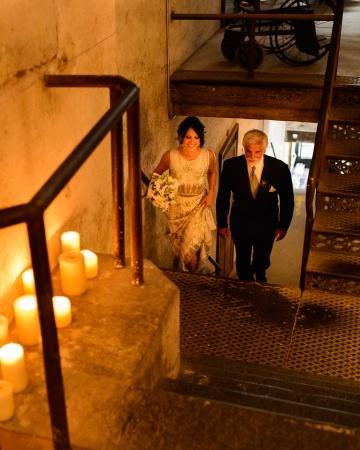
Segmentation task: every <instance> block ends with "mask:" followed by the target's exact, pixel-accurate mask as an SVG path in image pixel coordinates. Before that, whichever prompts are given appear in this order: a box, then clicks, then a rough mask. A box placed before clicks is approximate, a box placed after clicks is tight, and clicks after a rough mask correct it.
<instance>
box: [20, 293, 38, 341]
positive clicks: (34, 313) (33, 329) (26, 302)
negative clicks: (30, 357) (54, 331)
mask: <svg viewBox="0 0 360 450" xmlns="http://www.w3.org/2000/svg"><path fill="white" fill-rule="evenodd" d="M14 311H15V324H16V331H17V335H18V338H19V342H20V343H21V344H23V345H36V344H38V343H39V339H40V323H39V313H38V307H37V301H36V297H35V295H22V296H21V297H19V298H17V299H16V300H15V302H14Z"/></svg>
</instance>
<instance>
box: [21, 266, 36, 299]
mask: <svg viewBox="0 0 360 450" xmlns="http://www.w3.org/2000/svg"><path fill="white" fill-rule="evenodd" d="M21 278H22V283H23V287H24V293H25V294H35V280H34V271H33V269H26V270H24V272H23V273H22V275H21Z"/></svg>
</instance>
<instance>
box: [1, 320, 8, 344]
mask: <svg viewBox="0 0 360 450" xmlns="http://www.w3.org/2000/svg"><path fill="white" fill-rule="evenodd" d="M8 339H9V321H8V320H7V317H5V316H0V347H1V346H2V345H4V344H6V343H7V341H8Z"/></svg>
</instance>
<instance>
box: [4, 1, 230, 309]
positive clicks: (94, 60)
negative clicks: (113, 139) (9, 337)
mask: <svg viewBox="0 0 360 450" xmlns="http://www.w3.org/2000/svg"><path fill="white" fill-rule="evenodd" d="M171 9H174V10H176V11H179V12H180V11H182V12H184V11H198V12H201V11H202V12H207V11H208V12H211V11H218V10H219V9H220V1H218V0H206V1H204V2H201V5H200V6H199V2H196V1H195V0H193V1H191V2H185V0H181V1H180V0H179V1H175V0H168V1H166V0H155V1H154V2H152V4H151V7H149V5H146V4H145V3H144V2H142V1H139V0H135V1H132V2H128V1H127V0H103V1H98V0H88V1H87V2H83V1H81V0H72V1H68V0H39V1H38V2H36V3H34V2H29V1H25V2H13V1H11V0H3V1H2V2H1V5H0V42H1V55H2V57H1V58H0V105H1V112H0V124H1V126H0V142H1V149H0V161H1V169H2V176H1V177H0V208H5V207H8V206H11V205H15V204H19V203H23V202H27V201H29V200H30V199H31V197H32V196H33V195H34V194H35V193H36V192H37V190H38V189H39V188H40V186H41V185H42V184H43V183H44V181H45V180H46V179H47V178H48V177H49V176H50V175H51V174H52V173H53V171H54V170H55V169H56V168H57V167H58V165H59V164H60V163H61V162H62V161H63V160H64V159H65V158H66V156H67V155H68V154H69V153H70V151H71V150H72V149H73V148H74V147H75V146H76V144H77V143H78V142H79V141H80V140H81V139H82V137H83V136H84V135H85V134H86V132H87V131H88V130H89V129H90V128H91V126H92V125H93V124H94V123H95V122H96V121H97V120H98V119H99V118H100V116H101V115H102V114H103V113H104V112H105V111H106V110H107V108H108V92H107V91H106V90H93V89H55V88H51V89H49V88H46V87H45V86H44V83H43V75H44V74H45V73H60V74H120V75H123V76H125V77H127V78H129V79H131V80H133V81H135V82H136V83H137V84H138V85H139V86H140V89H141V142H142V155H141V156H142V168H143V170H144V171H145V172H146V173H147V174H149V173H150V172H151V170H152V169H153V167H154V165H155V164H156V163H157V161H158V159H159V157H160V155H161V154H162V153H163V152H164V151H165V150H167V149H168V148H171V147H173V146H175V145H176V128H177V126H178V123H179V121H180V120H182V119H183V118H181V117H176V118H174V119H173V120H169V118H168V108H167V100H168V98H167V80H168V78H167V75H168V72H171V71H172V70H174V69H175V68H176V67H177V66H178V65H179V64H180V63H181V62H182V61H183V60H185V59H186V58H187V57H188V56H190V54H191V53H192V52H193V51H194V50H195V49H196V48H197V47H199V46H200V45H201V44H202V43H203V42H204V41H205V40H206V39H207V38H208V36H210V35H212V34H213V32H214V31H215V29H216V28H217V26H218V23H216V22H171V21H169V20H168V16H169V13H170V11H171ZM24 19H26V20H24ZM168 63H169V65H168ZM168 67H169V70H168ZM232 122H233V121H232V120H231V119H210V118H206V119H204V123H205V125H206V127H207V144H208V145H209V146H210V147H212V148H213V149H214V150H217V148H218V147H219V146H220V145H221V143H222V142H223V139H224V138H225V134H226V131H227V130H228V129H229V128H230V127H231V124H232ZM45 221H46V233H47V239H48V250H49V255H50V261H51V265H52V266H54V265H55V264H56V263H57V257H58V254H59V251H60V246H59V236H60V234H61V232H62V231H63V230H65V229H77V230H78V231H80V233H81V238H82V247H83V248H90V249H92V250H94V251H98V252H110V251H111V185H110V158H109V139H105V140H104V142H103V143H102V144H101V145H100V147H99V148H98V149H97V150H96V152H95V153H94V154H93V156H92V157H91V158H90V159H89V160H88V161H87V162H86V164H85V165H84V166H83V168H82V169H81V170H80V171H79V173H78V174H77V175H76V176H75V177H74V178H73V180H71V182H70V183H69V184H68V185H67V186H66V188H65V189H64V190H63V191H62V192H61V193H60V194H59V196H58V197H57V199H56V200H55V201H54V202H53V204H52V205H51V206H50V207H49V208H48V210H47V212H46V214H45ZM144 241H145V255H152V259H153V260H154V261H155V262H156V263H158V264H160V263H162V262H164V264H165V265H166V264H167V263H168V262H169V261H170V259H171V257H170V254H169V249H168V246H167V243H166V240H165V239H164V229H163V218H162V217H161V214H160V213H159V212H158V211H154V210H153V208H152V207H151V206H150V205H148V204H147V203H146V202H145V201H144ZM0 245H1V249H2V251H1V254H0V267H1V275H0V313H4V312H5V313H6V314H8V315H11V304H12V301H13V300H14V298H15V297H16V296H17V295H18V294H20V293H21V284H20V280H19V276H20V273H21V272H22V270H23V269H24V268H26V267H27V266H28V265H30V257H29V250H28V244H27V236H26V228H25V226H24V225H19V226H16V227H11V228H8V229H2V230H0Z"/></svg>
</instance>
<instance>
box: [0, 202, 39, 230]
mask: <svg viewBox="0 0 360 450" xmlns="http://www.w3.org/2000/svg"><path fill="white" fill-rule="evenodd" d="M36 212H37V209H36V208H34V207H32V206H31V205H30V204H29V203H27V204H23V205H17V206H10V207H9V208H4V209H0V228H5V227H10V226H11V225H17V224H18V223H23V222H26V221H27V219H28V218H29V217H33V216H34V215H35V214H36Z"/></svg>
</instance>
